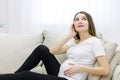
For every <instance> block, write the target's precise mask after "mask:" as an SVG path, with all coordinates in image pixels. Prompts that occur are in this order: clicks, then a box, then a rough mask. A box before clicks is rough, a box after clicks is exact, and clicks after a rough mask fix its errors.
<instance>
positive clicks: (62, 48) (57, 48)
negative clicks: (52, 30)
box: [50, 35, 71, 54]
mask: <svg viewBox="0 0 120 80" xmlns="http://www.w3.org/2000/svg"><path fill="white" fill-rule="evenodd" d="M70 39H71V36H69V35H67V36H66V37H65V38H63V39H62V40H60V41H58V42H57V43H56V44H54V45H53V46H52V47H51V48H50V53H52V54H60V53H64V52H66V51H67V49H68V48H69V46H67V45H65V43H66V42H68V41H69V40H70Z"/></svg>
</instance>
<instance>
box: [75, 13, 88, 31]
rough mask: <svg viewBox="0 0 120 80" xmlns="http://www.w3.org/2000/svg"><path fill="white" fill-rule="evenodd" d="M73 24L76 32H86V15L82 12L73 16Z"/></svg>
mask: <svg viewBox="0 0 120 80" xmlns="http://www.w3.org/2000/svg"><path fill="white" fill-rule="evenodd" d="M74 26H75V30H76V31H77V32H85V31H87V32H88V28H89V22H88V19H87V17H86V16H85V15H84V14H82V13H79V14H78V15H77V16H76V17H75V20H74Z"/></svg>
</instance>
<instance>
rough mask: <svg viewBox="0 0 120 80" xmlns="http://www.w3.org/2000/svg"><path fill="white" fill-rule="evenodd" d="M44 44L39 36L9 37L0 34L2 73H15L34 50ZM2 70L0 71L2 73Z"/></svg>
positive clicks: (0, 65) (0, 64) (0, 67)
mask: <svg viewBox="0 0 120 80" xmlns="http://www.w3.org/2000/svg"><path fill="white" fill-rule="evenodd" d="M42 43H43V36H42V34H41V33H39V34H30V35H19V36H18V35H17V36H13V35H9V34H2V33H1V34H0V69H1V70H3V72H2V73H9V72H14V71H15V70H17V68H19V67H20V66H21V64H22V63H23V62H24V61H25V59H26V58H27V57H28V55H30V54H31V52H32V51H33V49H34V48H35V47H36V46H38V45H40V44H42ZM1 70H0V71H1Z"/></svg>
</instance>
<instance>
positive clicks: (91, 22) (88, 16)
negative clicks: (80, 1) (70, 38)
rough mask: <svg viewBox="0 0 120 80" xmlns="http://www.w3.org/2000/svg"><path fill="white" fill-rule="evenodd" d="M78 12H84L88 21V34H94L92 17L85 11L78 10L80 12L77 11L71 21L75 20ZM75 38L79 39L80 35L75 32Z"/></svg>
mask: <svg viewBox="0 0 120 80" xmlns="http://www.w3.org/2000/svg"><path fill="white" fill-rule="evenodd" d="M78 14H84V15H85V16H86V17H87V19H88V23H89V28H88V31H89V34H90V35H92V36H96V29H95V25H94V22H93V19H92V16H91V15H90V14H89V13H87V12H85V11H80V12H77V13H76V14H75V16H74V19H73V21H75V18H76V16H77V15H78ZM74 38H75V39H76V40H77V39H80V36H79V34H78V33H77V34H76V36H75V37H74Z"/></svg>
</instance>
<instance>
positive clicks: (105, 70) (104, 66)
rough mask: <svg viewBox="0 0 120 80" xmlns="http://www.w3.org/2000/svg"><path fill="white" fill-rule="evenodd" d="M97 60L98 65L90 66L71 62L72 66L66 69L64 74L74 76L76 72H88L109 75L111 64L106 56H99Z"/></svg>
mask: <svg viewBox="0 0 120 80" xmlns="http://www.w3.org/2000/svg"><path fill="white" fill-rule="evenodd" d="M97 61H98V64H99V66H98V67H89V66H84V65H78V64H70V65H71V66H72V67H71V68H69V69H67V70H65V71H64V74H65V75H66V76H73V75H74V74H76V73H79V72H87V73H90V74H93V75H103V76H107V75H109V72H110V68H109V64H108V60H107V58H106V56H99V57H97Z"/></svg>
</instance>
